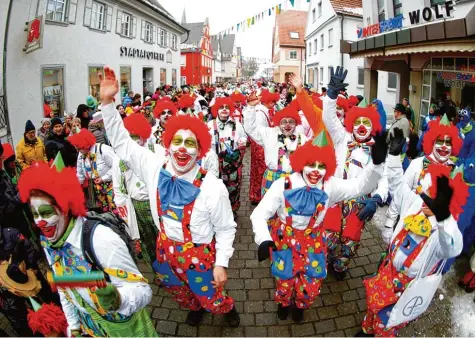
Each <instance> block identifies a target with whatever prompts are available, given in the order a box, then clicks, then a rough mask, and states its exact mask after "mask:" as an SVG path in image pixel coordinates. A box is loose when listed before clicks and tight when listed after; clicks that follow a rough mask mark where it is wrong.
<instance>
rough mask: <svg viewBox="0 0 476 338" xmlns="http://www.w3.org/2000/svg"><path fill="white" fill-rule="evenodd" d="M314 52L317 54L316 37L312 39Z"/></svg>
mask: <svg viewBox="0 0 476 338" xmlns="http://www.w3.org/2000/svg"><path fill="white" fill-rule="evenodd" d="M314 54H317V38H316V39H314Z"/></svg>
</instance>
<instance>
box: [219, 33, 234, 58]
mask: <svg viewBox="0 0 476 338" xmlns="http://www.w3.org/2000/svg"><path fill="white" fill-rule="evenodd" d="M233 47H235V34H227V35H225V36H224V37H222V39H221V51H222V53H223V54H233Z"/></svg>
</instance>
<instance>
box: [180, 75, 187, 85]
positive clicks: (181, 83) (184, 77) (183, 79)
mask: <svg viewBox="0 0 476 338" xmlns="http://www.w3.org/2000/svg"><path fill="white" fill-rule="evenodd" d="M186 84H187V77H186V76H181V77H180V85H181V86H185V85H186Z"/></svg>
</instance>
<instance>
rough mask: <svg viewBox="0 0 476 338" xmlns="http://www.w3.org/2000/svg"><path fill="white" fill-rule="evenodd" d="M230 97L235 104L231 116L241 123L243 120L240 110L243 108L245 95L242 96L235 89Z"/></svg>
mask: <svg viewBox="0 0 476 338" xmlns="http://www.w3.org/2000/svg"><path fill="white" fill-rule="evenodd" d="M230 99H231V100H232V101H233V104H234V106H235V111H234V113H233V118H234V119H235V121H238V122H240V123H242V122H243V115H242V112H243V108H244V107H245V105H246V96H244V95H243V94H242V93H240V92H239V91H235V92H233V93H232V94H231V95H230Z"/></svg>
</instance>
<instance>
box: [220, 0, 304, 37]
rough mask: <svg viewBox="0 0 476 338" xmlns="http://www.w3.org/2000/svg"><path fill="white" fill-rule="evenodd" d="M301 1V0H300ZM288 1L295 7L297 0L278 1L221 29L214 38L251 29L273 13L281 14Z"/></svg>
mask: <svg viewBox="0 0 476 338" xmlns="http://www.w3.org/2000/svg"><path fill="white" fill-rule="evenodd" d="M298 1H299V0H298ZM310 1H311V0H306V2H310ZM288 2H289V3H290V4H291V6H292V7H294V3H295V2H296V0H285V1H283V2H281V3H278V4H277V5H275V6H272V7H270V8H268V9H267V10H264V11H262V12H259V13H258V14H256V15H253V16H251V17H248V18H246V19H245V20H243V21H240V22H238V23H236V24H235V25H233V26H231V27H230V28H227V29H224V30H222V31H220V32H219V33H218V34H216V35H214V38H215V39H217V38H218V36H220V35H221V36H226V35H228V34H234V33H240V32H245V31H246V30H247V29H250V28H251V26H254V25H256V24H257V23H258V22H260V21H262V20H264V19H266V18H268V17H270V16H273V15H279V14H281V12H282V10H283V8H284V9H285V8H286V6H287V4H288Z"/></svg>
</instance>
